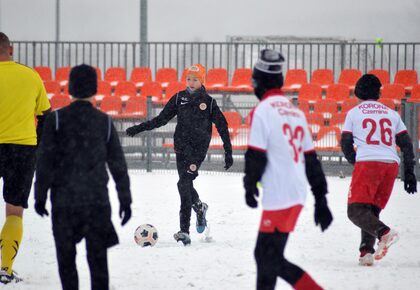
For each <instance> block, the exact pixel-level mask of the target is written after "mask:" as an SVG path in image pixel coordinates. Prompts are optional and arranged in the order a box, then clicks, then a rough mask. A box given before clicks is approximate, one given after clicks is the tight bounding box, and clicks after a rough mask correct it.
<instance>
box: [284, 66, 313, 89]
mask: <svg viewBox="0 0 420 290" xmlns="http://www.w3.org/2000/svg"><path fill="white" fill-rule="evenodd" d="M307 83H308V78H307V73H306V70H304V69H289V70H288V71H287V73H286V78H285V80H284V85H283V88H282V89H283V90H284V91H285V92H298V91H299V89H300V88H301V87H302V85H304V84H307Z"/></svg>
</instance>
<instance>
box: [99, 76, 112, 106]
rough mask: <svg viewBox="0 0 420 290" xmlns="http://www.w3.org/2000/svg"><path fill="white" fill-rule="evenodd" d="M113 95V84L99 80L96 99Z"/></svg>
mask: <svg viewBox="0 0 420 290" xmlns="http://www.w3.org/2000/svg"><path fill="white" fill-rule="evenodd" d="M110 95H111V85H110V84H109V83H108V82H105V81H98V90H97V92H96V95H95V100H96V101H101V100H102V99H103V98H104V97H106V96H110Z"/></svg>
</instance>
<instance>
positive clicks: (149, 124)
mask: <svg viewBox="0 0 420 290" xmlns="http://www.w3.org/2000/svg"><path fill="white" fill-rule="evenodd" d="M176 101H177V96H176V95H174V96H173V97H172V98H171V99H170V100H169V101H168V103H167V104H166V105H165V107H164V108H163V110H162V111H161V112H160V113H159V115H157V116H156V117H154V118H153V119H152V120H149V121H146V122H143V123H141V124H139V125H135V126H132V127H130V128H128V129H127V130H126V133H127V135H129V136H134V135H136V134H138V133H141V132H143V131H146V130H153V129H155V128H159V127H162V126H164V125H166V124H167V123H168V122H169V121H170V120H171V119H172V118H173V117H175V115H176V113H177V106H176V105H177V104H176Z"/></svg>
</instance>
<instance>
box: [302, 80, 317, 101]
mask: <svg viewBox="0 0 420 290" xmlns="http://www.w3.org/2000/svg"><path fill="white" fill-rule="evenodd" d="M298 99H299V100H307V101H312V102H316V101H319V100H321V99H322V88H321V86H320V85H315V84H305V85H303V86H302V88H301V89H300V90H299V96H298Z"/></svg>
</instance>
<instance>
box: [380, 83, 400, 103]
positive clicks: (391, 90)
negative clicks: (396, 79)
mask: <svg viewBox="0 0 420 290" xmlns="http://www.w3.org/2000/svg"><path fill="white" fill-rule="evenodd" d="M404 97H405V88H404V86H403V85H401V84H387V85H384V86H382V91H381V98H384V99H393V100H394V101H395V102H401V100H402V99H403V98H404Z"/></svg>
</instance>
